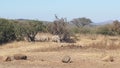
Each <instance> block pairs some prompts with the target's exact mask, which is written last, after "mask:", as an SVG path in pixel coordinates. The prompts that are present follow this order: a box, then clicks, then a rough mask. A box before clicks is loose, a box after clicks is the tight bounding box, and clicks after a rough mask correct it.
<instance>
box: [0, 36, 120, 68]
mask: <svg viewBox="0 0 120 68" xmlns="http://www.w3.org/2000/svg"><path fill="white" fill-rule="evenodd" d="M77 39H78V41H77V42H76V43H55V42H25V41H21V42H11V43H8V44H3V46H0V55H1V56H7V55H13V54H19V53H20V54H25V55H27V56H28V59H27V60H14V61H8V62H0V68H119V67H120V58H119V57H120V42H119V41H120V37H119V36H102V35H77ZM66 55H67V56H70V57H71V61H72V63H62V62H61V60H62V58H63V57H64V56H66ZM106 55H110V56H113V57H114V61H113V62H104V61H102V60H101V59H102V58H103V57H104V56H106Z"/></svg>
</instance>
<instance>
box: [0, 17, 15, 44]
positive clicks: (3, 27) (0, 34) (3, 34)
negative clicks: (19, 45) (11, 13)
mask: <svg viewBox="0 0 120 68" xmlns="http://www.w3.org/2000/svg"><path fill="white" fill-rule="evenodd" d="M15 38H16V37H15V32H14V26H13V24H12V23H11V22H10V21H8V20H6V19H0V44H2V43H6V42H9V41H12V40H14V39H15Z"/></svg>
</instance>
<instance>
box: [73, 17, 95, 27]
mask: <svg viewBox="0 0 120 68" xmlns="http://www.w3.org/2000/svg"><path fill="white" fill-rule="evenodd" d="M71 22H72V23H73V24H74V25H76V26H77V27H84V26H85V25H89V24H90V23H93V22H92V21H91V20H90V19H89V18H85V17H83V18H75V19H73V20H72V21H71Z"/></svg>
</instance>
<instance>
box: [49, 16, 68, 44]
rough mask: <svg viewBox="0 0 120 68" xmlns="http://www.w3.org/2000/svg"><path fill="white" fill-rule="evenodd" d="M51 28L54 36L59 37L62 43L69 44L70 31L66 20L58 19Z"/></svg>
mask: <svg viewBox="0 0 120 68" xmlns="http://www.w3.org/2000/svg"><path fill="white" fill-rule="evenodd" d="M49 28H50V31H51V33H52V34H54V35H59V37H60V39H61V41H65V42H67V41H68V40H69V39H70V31H69V30H68V22H67V21H66V19H64V18H61V19H59V18H58V17H56V20H55V21H54V22H53V23H51V24H50V25H49Z"/></svg>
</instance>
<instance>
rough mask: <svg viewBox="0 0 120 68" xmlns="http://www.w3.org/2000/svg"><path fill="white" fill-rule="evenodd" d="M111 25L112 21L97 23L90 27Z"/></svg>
mask: <svg viewBox="0 0 120 68" xmlns="http://www.w3.org/2000/svg"><path fill="white" fill-rule="evenodd" d="M111 23H113V20H109V21H104V22H99V23H92V25H105V24H111Z"/></svg>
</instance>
